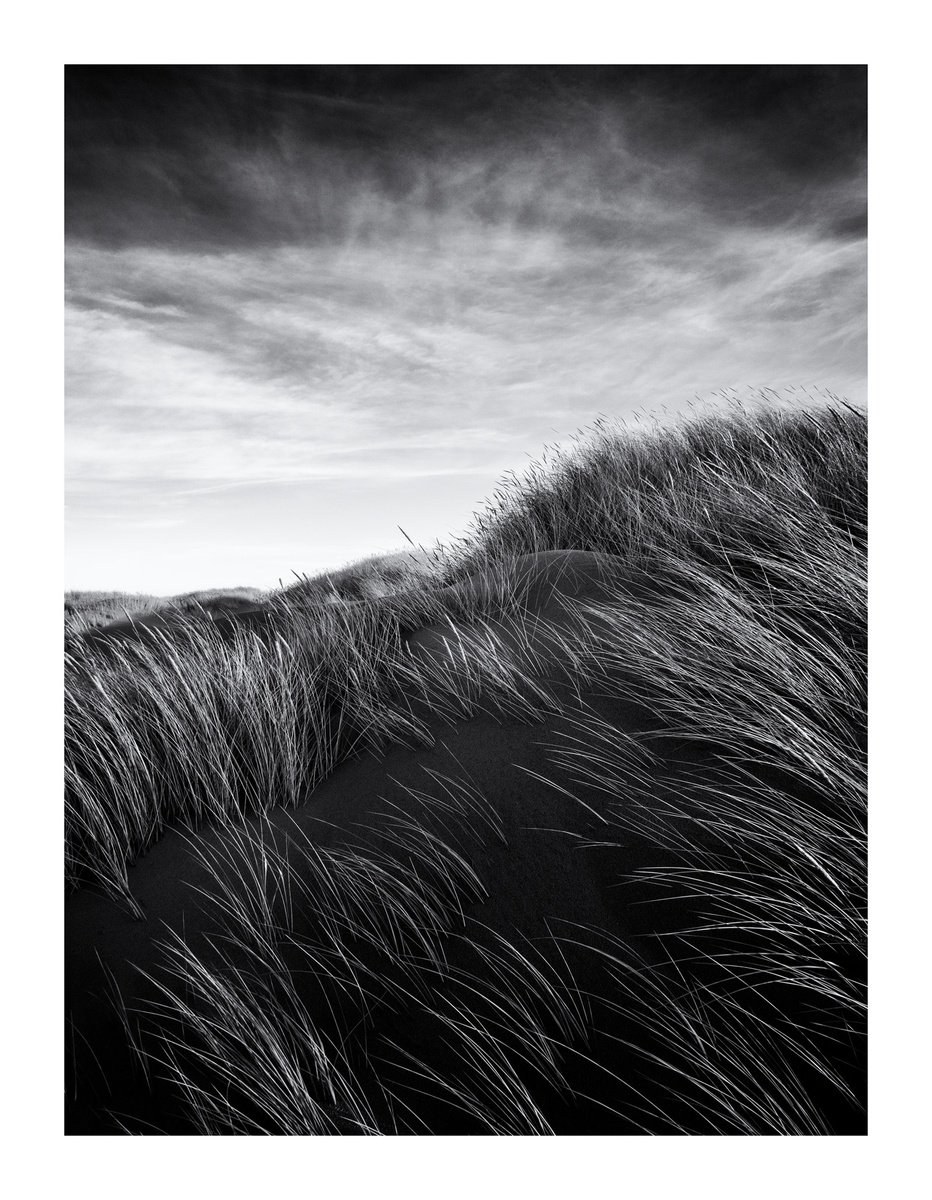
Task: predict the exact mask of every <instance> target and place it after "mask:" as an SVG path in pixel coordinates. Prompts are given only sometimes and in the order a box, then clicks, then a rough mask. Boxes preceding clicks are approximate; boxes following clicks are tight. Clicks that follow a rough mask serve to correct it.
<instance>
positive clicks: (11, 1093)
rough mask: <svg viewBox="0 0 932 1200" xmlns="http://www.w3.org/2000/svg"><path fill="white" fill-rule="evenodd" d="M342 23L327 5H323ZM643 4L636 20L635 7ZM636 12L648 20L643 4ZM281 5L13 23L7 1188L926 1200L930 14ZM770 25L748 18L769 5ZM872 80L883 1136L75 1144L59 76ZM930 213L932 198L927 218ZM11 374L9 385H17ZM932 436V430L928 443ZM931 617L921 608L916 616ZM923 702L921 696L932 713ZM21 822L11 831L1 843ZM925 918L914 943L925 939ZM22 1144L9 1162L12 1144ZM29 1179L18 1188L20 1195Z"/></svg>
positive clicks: (875, 1054) (23, 15)
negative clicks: (148, 72)
mask: <svg viewBox="0 0 932 1200" xmlns="http://www.w3.org/2000/svg"><path fill="white" fill-rule="evenodd" d="M332 7H333V6H328V8H332ZM639 7H640V6H639ZM644 7H647V6H644ZM655 9H656V11H652V12H650V13H648V14H645V13H643V12H642V13H634V12H632V11H631V10H630V8H628V7H627V6H624V7H623V6H616V5H608V4H594V3H591V2H588V3H575V4H573V5H572V6H567V5H560V6H555V5H541V4H534V5H531V4H522V5H516V4H510V5H509V4H505V3H502V0H496V2H494V3H493V2H488V0H486V2H483V3H478V4H473V5H471V6H469V7H468V8H467V7H466V6H455V7H451V6H442V5H440V4H439V3H436V2H434V3H421V4H407V5H401V6H399V5H398V4H393V5H386V4H384V3H383V4H374V3H370V4H360V3H355V4H352V5H349V6H347V8H346V10H345V14H344V15H343V16H342V17H339V18H338V17H336V16H334V15H333V13H332V12H330V13H328V14H327V15H323V14H322V13H321V11H320V7H319V6H311V5H309V4H307V3H304V4H300V5H298V4H281V3H270V2H266V3H263V4H262V5H258V6H257V5H255V4H250V5H246V4H242V3H237V4H204V3H201V4H195V3H192V2H191V0H187V2H184V3H180V2H178V0H174V2H168V3H162V4H160V5H158V6H149V7H146V8H140V7H134V6H129V5H127V4H126V3H125V0H121V2H120V3H106V4H105V3H96V4H93V3H92V4H88V3H84V4H80V5H75V4H71V5H67V6H66V5H63V4H62V5H52V6H46V7H43V8H41V9H37V8H33V9H29V10H27V9H26V8H25V6H22V7H20V9H19V11H18V13H17V14H15V15H13V16H12V17H11V16H10V15H8V18H7V33H8V40H7V47H8V49H7V59H8V61H7V63H6V64H5V67H4V81H3V86H4V89H5V93H6V95H5V103H4V106H3V109H4V121H5V124H6V125H7V127H8V128H7V130H6V133H7V136H6V137H5V139H4V143H3V145H4V150H5V153H4V159H5V165H6V167H7V170H8V172H9V173H8V174H7V182H6V184H5V191H6V196H5V201H6V203H7V206H8V216H7V222H8V226H7V232H8V233H9V234H11V237H10V241H11V242H12V245H13V260H14V261H13V269H12V272H10V273H9V274H7V278H6V289H5V291H6V300H7V305H8V306H9V307H8V308H7V313H6V320H7V332H8V333H10V326H11V325H12V327H13V328H12V336H10V337H8V339H5V340H6V344H7V365H8V371H7V380H6V383H7V387H6V388H5V389H4V390H5V392H6V422H5V425H6V433H7V437H6V438H5V439H4V442H5V445H6V455H5V460H6V467H7V472H6V478H5V479H4V486H5V488H6V496H5V512H6V514H7V515H8V517H9V518H10V521H9V526H10V531H9V534H8V536H7V543H6V544H7V565H8V567H9V568H10V576H9V577H8V582H7V584H6V596H7V600H8V604H7V618H6V632H7V647H8V652H12V657H13V660H14V669H13V673H12V675H10V676H8V681H9V682H8V687H7V688H6V689H4V691H5V693H6V695H5V697H4V704H5V712H4V723H3V728H4V730H5V731H7V732H9V733H10V735H11V736H10V742H9V749H8V751H7V753H8V755H9V757H8V760H7V761H8V762H10V761H12V762H13V766H14V771H13V777H12V779H9V780H8V786H7V787H6V788H5V789H4V791H5V806H6V813H5V815H6V817H7V821H8V823H9V824H8V826H7V830H6V838H5V843H6V844H5V851H6V863H7V871H6V872H4V876H5V879H6V881H7V885H8V891H7V896H6V906H5V913H6V916H7V923H6V925H7V934H8V936H7V961H6V966H7V968H10V969H9V971H8V973H7V983H6V987H5V989H4V1000H5V1004H6V1005H7V1007H8V1010H9V1011H7V1012H6V1013H5V1025H4V1031H5V1033H6V1048H7V1052H8V1062H7V1063H6V1064H5V1066H6V1071H5V1076H6V1088H5V1097H6V1100H7V1103H8V1106H9V1113H8V1116H7V1119H6V1122H5V1132H6V1133H7V1135H8V1145H9V1146H10V1147H11V1149H12V1153H11V1154H10V1155H9V1157H8V1158H7V1168H6V1174H7V1175H8V1176H12V1189H13V1192H14V1194H30V1195H41V1196H45V1195H67V1196H69V1197H75V1198H77V1197H83V1196H85V1195H86V1196H88V1197H91V1196H93V1197H94V1200H101V1198H104V1197H110V1196H117V1195H119V1196H121V1197H122V1196H125V1195H126V1194H127V1193H129V1194H130V1195H131V1196H133V1197H146V1196H150V1195H151V1196H156V1195H157V1196H159V1197H160V1198H162V1197H164V1196H165V1194H166V1193H168V1194H169V1195H171V1196H173V1197H174V1196H177V1197H187V1196H192V1197H193V1196H204V1195H224V1196H231V1197H233V1196H247V1195H248V1196H254V1195H256V1194H269V1193H270V1192H273V1191H274V1190H275V1189H276V1188H279V1187H284V1188H286V1189H287V1194H288V1195H291V1194H292V1188H294V1189H295V1190H296V1192H297V1193H298V1194H308V1193H310V1192H313V1193H315V1194H318V1195H320V1194H326V1193H329V1192H333V1193H336V1194H339V1195H344V1196H345V1195H347V1194H349V1195H350V1196H356V1195H360V1196H362V1195H366V1196H371V1195H374V1196H384V1195H385V1194H386V1192H388V1193H389V1194H392V1193H394V1192H396V1191H397V1192H398V1193H400V1194H404V1195H405V1196H406V1197H413V1196H420V1195H424V1196H436V1195H439V1194H442V1195H446V1196H460V1195H463V1196H467V1195H468V1196H469V1197H470V1198H473V1197H474V1196H475V1194H476V1192H477V1190H481V1194H482V1195H488V1196H499V1195H501V1196H509V1197H511V1196H517V1195H531V1196H534V1197H535V1198H536V1197H539V1196H543V1195H546V1196H549V1195H553V1196H558V1195H559V1196H566V1195H570V1196H576V1195H580V1194H582V1195H594V1194H603V1193H610V1192H614V1193H616V1194H620V1195H624V1194H629V1193H637V1194H645V1193H646V1194H647V1195H650V1196H660V1197H666V1196H670V1197H680V1196H682V1195H687V1196H691V1197H696V1198H697V1200H698V1198H700V1197H703V1196H706V1195H708V1196H714V1197H716V1200H722V1198H724V1197H728V1196H736V1197H737V1196H741V1197H745V1196H748V1195H752V1196H754V1197H769V1196H781V1197H782V1196H783V1195H785V1193H786V1192H787V1191H788V1190H791V1191H792V1192H794V1193H795V1194H797V1195H799V1196H803V1197H809V1196H813V1197H815V1196H819V1197H821V1196H824V1195H828V1194H832V1195H840V1196H844V1197H845V1198H846V1200H847V1198H849V1197H852V1196H855V1197H860V1196H864V1197H871V1198H872V1200H873V1197H876V1196H878V1195H881V1194H884V1193H886V1194H890V1195H897V1194H912V1192H913V1191H914V1187H913V1186H909V1185H908V1183H907V1180H908V1179H909V1178H910V1177H912V1178H913V1179H914V1180H917V1181H918V1180H919V1179H921V1178H922V1176H923V1174H924V1172H923V1171H921V1170H920V1169H919V1168H920V1163H921V1160H918V1161H917V1160H915V1159H914V1156H918V1153H919V1147H920V1142H919V1137H920V1136H921V1135H924V1134H925V1129H924V1122H922V1120H921V1118H922V1114H923V1110H924V1107H925V1102H926V1086H925V1084H926V1072H927V1070H928V1062H927V1061H925V1062H921V1061H920V1060H919V1058H918V1057H917V1053H918V1051H919V1048H920V1047H921V1046H922V1045H923V1044H924V1043H925V1042H926V1040H927V1035H926V1024H927V1021H928V1015H927V1008H928V990H927V988H923V986H922V982H921V981H920V977H919V971H920V970H921V968H922V967H923V965H924V959H925V957H926V936H925V926H926V922H925V921H924V920H923V921H921V922H920V923H917V922H916V918H917V917H919V916H920V914H922V916H923V917H924V915H925V911H926V908H927V903H928V902H927V899H926V896H925V894H924V892H925V889H923V890H922V891H921V892H920V891H919V888H920V887H922V885H923V884H924V882H925V870H924V868H925V861H924V860H925V857H926V855H927V847H928V845H929V843H928V840H927V839H926V838H924V837H922V836H921V832H920V824H921V821H922V818H923V817H924V810H925V808H926V806H927V804H928V800H923V798H922V797H923V795H926V796H927V794H928V785H927V784H925V779H924V775H920V773H919V771H918V763H917V761H916V759H915V754H916V750H917V748H919V747H923V746H924V745H925V742H926V740H927V737H926V729H925V721H924V720H923V717H924V715H925V713H926V712H927V711H928V707H927V701H926V693H927V687H928V685H927V682H926V680H927V676H926V674H925V671H926V668H927V667H928V663H927V662H926V663H924V664H920V662H919V653H920V650H921V649H922V643H923V642H925V643H927V638H924V637H923V635H924V632H925V623H926V620H927V617H926V616H925V609H926V607H927V603H926V594H927V593H926V589H925V579H924V577H923V575H922V574H921V571H922V568H923V567H924V565H925V564H924V561H923V560H924V557H925V555H926V553H927V550H926V547H927V546H928V544H929V540H928V530H927V526H926V525H924V524H923V516H924V507H925V506H924V505H923V501H924V500H925V499H926V495H927V492H928V475H929V468H928V466H927V462H926V460H927V458H928V456H929V452H930V445H932V443H930V441H929V439H928V437H926V436H924V435H923V429H924V426H925V422H926V416H925V414H926V411H927V409H928V406H929V403H930V400H929V399H928V396H927V386H926V385H927V368H926V370H925V371H924V370H923V367H924V365H925V364H922V363H920V362H919V361H918V354H917V351H919V350H920V348H921V347H924V346H925V345H926V344H927V340H928V333H927V326H928V313H929V303H928V296H927V289H926V284H927V282H928V275H927V273H926V266H925V265H924V263H923V262H922V261H921V258H920V256H919V253H918V251H919V249H920V247H921V243H922V241H923V240H924V231H925V227H926V224H927V221H928V217H927V214H926V208H927V204H928V190H927V187H926V186H925V184H924V181H923V178H922V175H923V174H924V172H925V171H926V170H927V162H926V158H927V149H926V147H927V142H928V135H927V129H926V128H925V125H924V124H923V123H922V122H921V121H920V120H917V115H918V114H920V113H922V112H923V110H925V111H926V112H927V105H926V104H923V101H925V100H926V97H925V95H924V94H923V89H922V87H921V80H922V76H923V74H924V69H925V63H924V62H923V61H922V60H921V59H920V57H919V56H920V53H922V39H921V34H920V29H919V25H918V13H917V10H916V9H915V8H911V7H907V6H906V5H905V4H902V3H893V4H890V3H887V4H884V5H883V6H879V7H878V8H877V15H876V16H875V17H874V18H873V19H872V20H870V21H867V20H866V19H864V18H863V17H862V18H859V17H858V11H857V10H856V9H852V7H851V6H849V5H841V4H828V3H821V4H819V3H813V2H812V0H809V2H805V3H798V2H797V3H788V4H783V5H781V6H779V8H774V7H772V6H771V7H768V8H765V9H761V10H754V9H753V7H752V6H748V5H747V4H746V3H740V4H739V3H731V4H722V3H720V4H709V3H707V4H702V5H698V6H697V5H694V4H690V5H686V4H681V3H676V4H665V5H663V6H655ZM755 11H756V12H757V15H756V16H754V15H752V14H754V12H755ZM296 58H297V59H307V60H310V61H315V62H343V61H351V62H361V63H365V62H551V61H553V62H571V63H584V62H602V61H617V62H626V61H636V62H836V63H837V62H852V63H858V62H865V61H866V62H868V63H869V65H870V72H871V74H870V86H871V222H872V249H871V273H872V292H871V295H872V304H871V352H872V364H871V396H872V433H871V489H872V500H871V505H872V507H871V539H872V542H871V637H872V643H871V647H872V648H871V704H872V721H871V738H872V743H871V750H872V788H871V803H872V818H871V820H872V825H871V866H872V869H871V887H872V903H871V922H872V926H871V938H872V940H871V982H872V1008H871V1021H872V1033H871V1106H872V1108H871V1135H870V1136H869V1137H868V1138H866V1139H737V1138H727V1139H659V1140H655V1139H604V1138H603V1139H596V1138H585V1139H555V1140H551V1141H546V1140H539V1141H538V1140H531V1139H472V1140H469V1141H468V1142H467V1141H465V1140H462V1139H429V1138H421V1139H382V1140H379V1141H373V1142H368V1141H366V1140H365V1139H346V1140H339V1139H320V1140H319V1141H317V1142H310V1141H306V1140H303V1139H293V1140H290V1141H289V1140H287V1139H280V1140H277V1141H276V1140H274V1139H240V1140H235V1139H163V1140H162V1141H161V1142H160V1143H159V1144H158V1146H157V1148H155V1149H153V1146H152V1145H151V1143H149V1144H147V1142H146V1140H145V1139H141V1140H140V1139H76V1138H72V1139H64V1138H63V1137H62V1136H61V1133H60V1128H61V1124H60V1113H61V1106H60V1103H59V1081H60V1078H61V1064H60V1059H61V1054H60V1047H61V1040H60V1036H59V1030H60V1027H61V968H60V962H61V933H60V923H61V922H60V913H61V885H60V882H59V879H60V855H59V846H60V837H61V820H60V811H61V810H60V781H61V750H60V729H61V725H60V719H61V706H60V701H59V699H58V697H59V695H60V682H61V674H60V672H61V668H60V665H59V664H60V658H59V649H60V644H59V642H58V637H59V632H58V631H59V629H60V626H59V621H60V615H59V607H58V606H59V596H58V593H59V590H60V587H61V566H60V564H61V561H62V559H61V548H62V546H61V497H62V483H61V462H62V438H61V378H62V356H61V249H62V243H61V228H62V203H61V178H62V169H61V144H62V130H61V100H62V86H61V74H62V64H63V63H65V62H69V63H80V62H140V63H142V62H163V61H164V62H237V61H243V62H278V61H285V62H289V61H292V60H294V59H296ZM920 205H921V207H920ZM11 375H12V378H10V376H11ZM926 428H927V427H926ZM920 605H921V606H922V607H921V608H920ZM923 702H925V706H924V704H923ZM10 825H12V828H10ZM910 922H912V928H911V926H910ZM8 1153H9V1152H8ZM24 1185H25V1186H24Z"/></svg>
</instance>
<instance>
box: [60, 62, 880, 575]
mask: <svg viewBox="0 0 932 1200" xmlns="http://www.w3.org/2000/svg"><path fill="white" fill-rule="evenodd" d="M781 70H782V73H781ZM729 71H731V74H729ZM67 84H68V108H67V117H68V146H69V169H68V181H67V204H68V224H67V243H66V250H67V264H66V265H67V271H66V274H67V294H66V334H67V341H66V363H67V390H66V453H67V479H66V482H67V502H68V511H67V523H66V574H65V588H66V589H67V590H79V589H80V590H122V591H127V592H137V591H139V592H154V593H160V594H171V593H176V592H182V591H189V590H194V589H197V588H207V587H230V586H238V585H247V586H256V587H269V586H273V585H274V584H275V583H277V581H278V580H279V579H282V580H284V581H285V582H287V581H288V579H289V578H290V577H291V573H292V572H293V571H294V572H299V573H303V574H309V575H313V574H316V573H317V572H319V571H322V570H326V569H328V568H338V567H340V566H341V565H343V564H345V563H347V562H350V561H352V560H354V559H357V558H360V557H363V556H365V555H368V554H373V553H378V552H387V551H391V550H394V549H398V548H402V547H404V546H405V545H406V543H405V541H404V538H403V537H402V535H401V533H399V527H401V528H403V529H404V530H405V531H406V533H407V534H408V535H410V537H411V538H412V539H413V540H414V541H415V542H416V543H423V544H425V545H430V544H432V543H433V542H434V541H435V540H437V539H440V540H446V539H448V538H449V537H451V536H453V535H455V534H456V533H458V532H461V531H462V530H463V529H464V527H465V526H466V525H467V523H468V520H469V518H470V516H471V514H472V512H473V511H474V510H475V509H476V508H477V507H478V505H479V504H480V502H481V501H482V500H483V499H484V498H485V497H486V496H488V495H489V494H490V493H491V491H492V489H493V487H494V485H495V483H496V481H497V480H498V479H499V478H500V477H501V475H502V474H503V473H504V472H505V471H506V470H508V469H515V470H520V469H521V468H522V466H523V465H525V464H526V463H527V461H528V457H531V458H535V457H537V456H538V455H539V454H540V453H541V451H542V450H543V448H544V446H545V445H547V444H551V445H552V444H553V443H554V442H555V441H558V440H565V439H567V438H569V437H570V436H572V435H573V434H574V433H575V432H576V431H577V430H579V429H580V428H584V427H588V426H590V425H591V424H592V423H593V421H594V420H596V418H597V417H599V416H600V415H603V414H604V415H608V416H610V417H620V418H629V419H630V418H631V417H632V416H633V414H634V413H635V412H639V413H641V414H643V413H645V412H650V411H651V410H660V409H661V408H662V406H666V408H667V410H669V411H677V410H679V409H681V408H684V407H685V406H686V405H687V404H689V403H690V402H691V401H692V400H693V399H694V397H695V396H696V395H697V394H698V395H699V396H702V397H709V396H710V395H711V394H712V393H713V392H718V391H720V390H722V389H729V388H734V389H736V391H737V392H738V393H739V394H743V393H745V392H746V390H747V389H748V387H753V388H758V387H768V388H773V389H776V390H777V391H781V390H782V389H786V388H791V387H795V388H800V387H809V388H826V389H831V390H832V391H834V392H836V393H838V394H840V395H844V396H846V397H847V398H848V399H850V400H851V401H853V402H861V403H863V402H864V401H865V400H866V385H865V371H866V368H865V343H866V299H865V282H866V279H865V277H866V227H865V217H864V205H865V182H864V147H863V130H862V128H861V122H862V120H863V117H862V115H861V114H862V107H863V92H864V75H863V71H862V69H860V68H826V69H822V70H821V71H820V70H819V69H813V68H784V69H778V68H759V69H757V73H756V74H755V73H754V72H753V71H752V72H748V71H742V70H741V69H728V68H717V69H712V68H636V69H634V68H615V69H611V70H609V69H598V68H556V69H553V70H549V71H548V70H545V69H543V68H513V69H512V68H497V67H491V68H433V69H430V68H423V69H418V68H410V69H407V70H405V69H403V68H347V69H341V68H317V69H314V68H275V67H268V68H263V67H255V68H235V67H218V68H182V67H163V68H141V67H137V68H68V71H67Z"/></svg>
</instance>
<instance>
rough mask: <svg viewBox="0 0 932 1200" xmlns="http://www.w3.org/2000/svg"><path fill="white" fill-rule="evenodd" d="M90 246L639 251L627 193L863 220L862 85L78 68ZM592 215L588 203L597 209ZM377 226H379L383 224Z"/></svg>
mask: <svg viewBox="0 0 932 1200" xmlns="http://www.w3.org/2000/svg"><path fill="white" fill-rule="evenodd" d="M66 83H67V113H68V121H67V142H68V153H67V184H68V187H67V195H68V218H67V219H68V228H69V232H70V233H71V234H72V235H73V236H75V237H79V238H81V239H87V240H91V241H94V242H97V243H100V244H106V245H132V244H148V245H152V244H157V243H158V244H165V245H174V246H180V245H197V244H200V245H202V246H204V247H212V248H217V247H220V246H224V245H226V246H238V245H243V244H257V243H263V244H280V243H282V242H287V241H290V240H293V239H294V238H296V237H300V238H302V239H303V240H307V239H313V240H315V241H324V242H327V241H331V240H338V241H339V240H343V239H346V238H353V239H359V238H365V237H367V236H384V234H385V232H386V230H387V229H388V230H390V228H391V226H392V217H394V223H395V224H396V225H401V224H403V223H404V222H405V221H407V220H409V219H410V215H411V210H412V206H413V208H414V210H415V211H416V212H417V213H418V214H419V215H420V216H422V217H426V218H428V219H429V217H430V215H431V214H434V215H441V214H444V213H449V212H450V211H456V212H459V213H461V214H462V215H464V216H466V217H468V218H470V219H472V220H476V221H479V222H483V221H484V222H493V223H494V222H499V221H502V220H509V221H513V222H515V223H517V224H519V225H521V226H522V227H530V228H534V227H540V226H548V227H550V226H554V225H556V226H558V227H560V228H561V229H562V230H563V231H564V232H566V233H567V234H569V235H571V236H574V237H576V238H578V239H579V240H581V241H584V242H585V241H594V242H596V243H598V242H610V241H612V240H613V239H616V238H618V237H620V236H630V234H631V228H630V223H628V222H626V221H625V219H624V213H623V212H620V211H618V208H617V206H616V205H614V204H613V201H614V200H616V199H617V196H618V194H619V191H621V190H626V189H630V188H632V187H633V188H640V189H641V190H642V191H643V192H645V193H646V194H651V193H652V192H654V191H655V190H657V189H662V190H663V192H664V194H665V195H666V196H667V197H668V198H679V199H681V200H682V201H683V202H687V201H688V202H690V203H695V204H697V205H699V206H701V207H702V208H703V209H705V210H706V211H707V212H708V213H713V214H717V215H719V216H720V217H721V218H723V219H741V220H745V221H751V222H754V223H777V222H784V221H788V220H795V221H803V222H805V223H819V222H824V221H825V220H828V222H829V223H832V222H834V224H835V225H836V226H839V227H841V228H843V229H850V228H852V227H853V226H854V225H855V224H856V222H857V221H858V220H859V219H862V210H863V197H862V195H861V194H860V190H858V192H857V194H854V189H851V190H850V193H849V194H847V195H846V190H845V188H844V186H843V185H844V183H845V181H846V180H847V181H850V180H856V179H858V178H859V177H860V175H861V172H862V170H863V159H864V146H865V115H864V105H865V77H864V71H863V69H862V68H857V67H854V68H852V67H815V68H812V67H754V68H743V67H675V68H663V67H590V68H586V67H576V68H572V67H561V68H549V67H526V68H509V67H472V68H463V67H446V68H445V67H434V68H404V67H358V68H338V67H334V68H314V67H308V68H299V67H292V68H289V67H213V68H197V67H150V68H144V67H131V68H124V67H98V68H93V67H87V68H85V67H72V68H69V69H68V72H67V75H66ZM583 199H584V200H585V203H581V201H582V200H583ZM367 205H368V209H369V210H371V209H373V208H378V209H379V210H380V211H379V213H378V214H375V213H373V212H372V211H368V210H367Z"/></svg>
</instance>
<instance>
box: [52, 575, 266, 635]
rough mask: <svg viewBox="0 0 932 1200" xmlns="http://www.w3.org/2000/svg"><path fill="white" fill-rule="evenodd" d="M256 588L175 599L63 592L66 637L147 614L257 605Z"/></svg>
mask: <svg viewBox="0 0 932 1200" xmlns="http://www.w3.org/2000/svg"><path fill="white" fill-rule="evenodd" d="M264 596H265V593H264V592H263V591H261V590H260V589H259V588H249V587H244V588H212V589H204V590H201V591H199V592H185V593H184V594H182V595H178V596H152V595H149V594H147V593H139V592H80V591H78V592H65V635H66V637H74V636H78V635H80V634H82V633H85V632H87V631H88V630H90V629H101V628H104V627H106V626H107V625H112V624H113V623H114V622H120V621H125V620H128V619H131V618H134V617H143V616H146V615H147V614H149V613H200V612H203V613H209V612H224V611H228V610H234V611H235V609H236V608H237V607H240V606H242V605H243V604H244V603H252V604H255V603H258V602H259V601H261V600H262V599H263V597H264Z"/></svg>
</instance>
